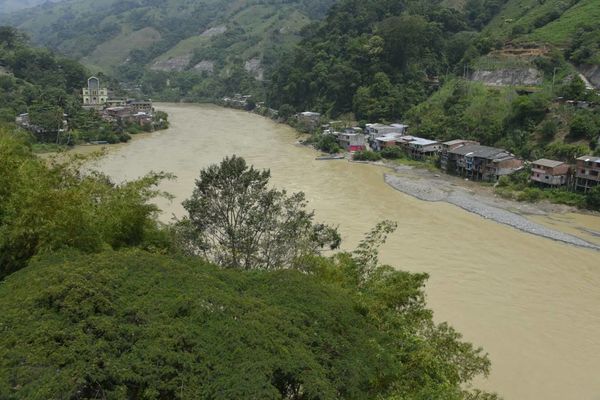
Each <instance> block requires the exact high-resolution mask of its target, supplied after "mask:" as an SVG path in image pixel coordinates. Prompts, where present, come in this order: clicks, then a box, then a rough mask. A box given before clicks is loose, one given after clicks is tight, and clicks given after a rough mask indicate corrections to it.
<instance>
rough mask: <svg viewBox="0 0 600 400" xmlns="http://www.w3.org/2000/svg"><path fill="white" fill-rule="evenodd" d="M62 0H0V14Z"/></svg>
mask: <svg viewBox="0 0 600 400" xmlns="http://www.w3.org/2000/svg"><path fill="white" fill-rule="evenodd" d="M59 1H62V0H0V15H2V14H10V13H12V12H15V11H19V10H24V9H26V8H33V7H36V6H39V5H40V4H44V3H46V2H55V3H58V2H59Z"/></svg>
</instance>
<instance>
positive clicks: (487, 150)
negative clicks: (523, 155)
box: [449, 144, 511, 160]
mask: <svg viewBox="0 0 600 400" xmlns="http://www.w3.org/2000/svg"><path fill="white" fill-rule="evenodd" d="M449 153H451V154H458V155H461V156H464V155H466V154H469V153H472V154H469V156H471V157H479V158H487V159H490V160H493V159H502V158H506V156H511V154H510V153H509V152H508V151H506V150H504V149H497V148H495V147H489V146H481V145H478V144H467V145H465V146H461V147H457V148H456V149H453V150H450V151H449Z"/></svg>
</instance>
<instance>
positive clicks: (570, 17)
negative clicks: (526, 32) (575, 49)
mask: <svg viewBox="0 0 600 400" xmlns="http://www.w3.org/2000/svg"><path fill="white" fill-rule="evenodd" d="M599 23H600V3H599V2H598V0H582V1H580V2H579V3H577V4H576V5H575V6H573V7H571V8H570V9H569V10H567V11H566V12H565V13H564V14H563V15H562V16H561V17H560V19H558V20H556V21H553V22H551V23H549V24H548V25H546V26H544V27H542V28H540V29H538V30H536V31H535V32H534V33H533V34H532V35H531V38H532V39H539V40H544V41H547V42H549V43H554V44H558V45H564V44H566V43H567V42H568V41H569V39H570V38H571V37H572V36H573V34H574V33H575V32H576V31H577V29H579V28H580V27H582V26H584V25H590V26H593V25H596V26H597V24H599Z"/></svg>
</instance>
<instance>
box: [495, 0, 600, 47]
mask: <svg viewBox="0 0 600 400" xmlns="http://www.w3.org/2000/svg"><path fill="white" fill-rule="evenodd" d="M552 11H558V12H561V13H562V14H561V16H560V18H559V19H557V20H555V21H552V22H550V23H548V24H546V25H544V26H541V27H538V28H536V27H535V25H534V23H535V21H536V20H537V19H538V18H541V17H543V16H544V15H546V14H548V13H550V12H552ZM599 20H600V6H599V4H598V0H580V1H579V2H577V4H575V5H573V6H571V7H569V6H568V2H566V1H564V0H546V1H545V2H543V3H540V1H539V0H509V1H508V2H507V4H506V5H505V7H504V8H503V9H502V11H501V12H500V13H499V14H498V15H497V16H496V17H495V18H494V19H493V20H492V21H491V22H490V23H489V24H488V26H487V27H486V29H485V30H484V31H485V32H486V33H488V34H489V35H491V36H498V37H501V38H504V39H508V38H510V37H511V32H512V30H513V28H514V27H515V26H522V27H526V28H530V29H531V32H527V33H524V34H520V35H519V36H518V37H517V38H516V39H517V41H519V42H527V41H534V42H544V43H548V44H552V45H557V46H565V45H567V44H568V43H569V41H570V39H571V37H572V36H573V34H574V33H575V32H576V31H577V29H579V27H581V26H583V25H593V24H597V23H598V21H599Z"/></svg>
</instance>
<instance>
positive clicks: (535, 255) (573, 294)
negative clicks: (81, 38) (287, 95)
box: [98, 104, 600, 400]
mask: <svg viewBox="0 0 600 400" xmlns="http://www.w3.org/2000/svg"><path fill="white" fill-rule="evenodd" d="M159 108H160V109H162V110H165V111H167V112H168V113H169V114H170V120H171V123H172V127H171V128H170V129H169V130H167V131H163V132H157V133H152V134H148V135H145V136H144V137H143V138H142V137H140V138H136V139H135V140H134V141H132V142H131V143H128V144H126V145H122V146H117V147H113V148H111V150H110V151H109V153H108V155H107V156H105V157H104V158H103V159H101V160H100V161H99V162H98V168H99V169H101V170H102V171H104V172H106V173H108V174H109V175H110V176H112V177H113V178H114V179H115V180H117V181H120V180H124V179H132V178H136V177H139V176H141V175H143V174H145V173H147V172H149V171H151V170H155V171H168V172H172V173H174V174H175V175H177V179H176V180H174V181H171V182H167V183H165V184H164V185H163V188H164V189H165V190H167V191H169V192H170V193H172V194H173V195H175V196H176V199H175V200H174V201H172V202H167V201H161V202H159V205H160V207H161V208H162V209H163V210H164V213H163V215H162V218H163V219H164V220H165V221H168V220H169V219H170V218H171V216H172V215H177V216H180V215H182V213H183V209H182V207H181V206H180V202H181V201H182V200H184V199H185V198H187V197H188V196H189V195H190V194H191V192H192V189H193V184H194V179H195V178H196V177H197V175H198V172H199V170H200V169H201V168H203V167H206V166H207V165H209V164H211V163H217V162H219V161H220V160H221V159H222V158H223V157H224V156H226V155H231V154H237V155H240V156H243V157H245V158H246V159H247V161H249V162H250V163H251V164H254V165H255V166H256V167H259V168H269V169H271V172H272V176H273V178H272V181H273V183H274V184H275V185H276V186H278V187H282V188H286V189H287V190H288V191H303V192H305V193H306V195H307V198H308V199H309V201H310V207H311V208H314V209H315V211H316V214H317V217H318V219H319V220H322V221H325V222H328V223H331V224H335V225H339V228H340V231H341V232H342V235H343V240H344V245H345V247H346V248H349V249H351V248H353V246H354V245H355V244H356V243H357V242H358V241H359V240H360V238H361V237H362V235H363V234H364V233H365V232H367V231H368V230H370V229H371V228H372V227H373V226H374V225H375V223H376V222H378V221H380V220H382V219H392V220H395V221H397V222H398V230H397V231H396V232H395V233H394V234H393V235H392V236H391V237H390V238H389V240H388V243H387V244H386V245H385V246H384V247H383V248H382V261H384V262H386V263H388V264H390V265H393V266H395V267H397V268H401V269H405V270H410V271H419V272H421V271H424V272H427V273H429V274H430V276H431V278H430V280H429V283H428V285H427V295H428V302H429V305H430V306H431V307H432V308H433V310H434V311H435V318H436V320H437V321H440V322H441V321H448V322H450V323H451V324H452V325H453V326H454V327H456V328H457V329H458V330H459V331H460V332H462V333H463V334H464V336H465V338H466V339H467V340H469V341H472V342H474V343H475V344H477V345H480V346H483V347H484V348H485V350H486V351H487V352H489V354H490V357H491V360H492V363H493V364H492V373H491V375H490V376H489V378H487V379H481V380H479V381H477V382H476V384H477V385H478V386H480V387H483V388H485V389H488V390H493V391H497V392H498V393H500V394H501V395H503V396H504V397H505V398H506V399H518V400H527V399H547V400H548V399H556V400H559V399H560V400H563V399H579V400H592V399H593V400H600V252H596V251H593V250H586V249H583V248H578V247H575V246H571V245H567V244H563V243H560V242H555V241H552V240H550V239H545V238H541V237H537V236H534V235H531V234H527V233H524V232H521V231H518V230H516V229H514V228H510V227H508V226H505V225H501V224H498V223H495V222H492V221H488V220H485V219H483V218H481V217H479V216H477V215H474V214H470V213H468V212H466V211H463V210H461V209H459V208H458V207H455V206H452V205H449V204H446V203H429V202H423V201H420V200H417V199H414V198H412V197H410V196H407V195H404V194H402V193H400V192H398V191H395V190H394V189H392V188H391V187H389V186H387V185H386V184H385V183H384V181H383V172H384V170H383V169H382V168H379V167H375V166H371V165H364V164H353V163H348V162H346V161H342V160H336V161H316V160H315V156H316V153H315V152H314V151H313V150H311V149H308V148H305V147H302V146H297V145H295V142H296V141H297V138H296V135H295V132H294V131H292V129H290V128H288V127H286V126H283V125H279V124H276V123H274V122H272V121H270V120H268V119H265V118H262V117H259V116H256V115H253V114H249V113H245V112H241V111H235V110H230V109H223V108H219V107H216V106H209V105H173V104H161V105H160V106H159ZM536 222H539V223H542V224H545V225H547V226H552V227H554V228H556V229H561V230H563V231H566V232H569V233H572V234H577V233H581V232H582V230H581V229H580V228H582V227H583V228H585V229H586V232H587V234H586V235H587V236H585V235H583V234H582V235H580V236H581V237H584V236H585V238H586V239H587V240H591V235H590V234H589V232H598V231H600V218H598V217H592V216H581V215H565V216H550V217H536Z"/></svg>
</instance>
